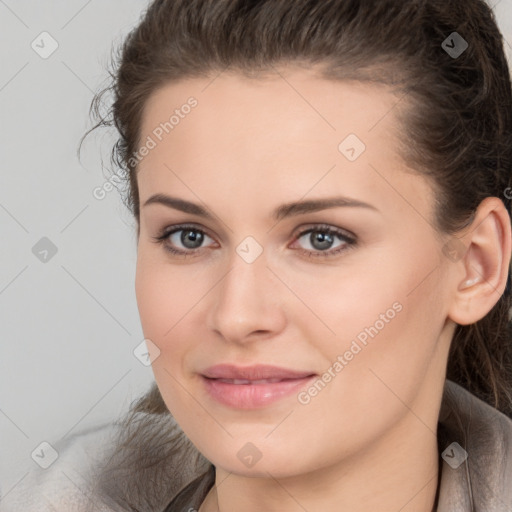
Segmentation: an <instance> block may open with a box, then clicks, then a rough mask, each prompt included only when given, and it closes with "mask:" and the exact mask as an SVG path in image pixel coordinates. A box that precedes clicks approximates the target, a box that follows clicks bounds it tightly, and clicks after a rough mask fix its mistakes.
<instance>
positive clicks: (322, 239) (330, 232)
mask: <svg viewBox="0 0 512 512" xmlns="http://www.w3.org/2000/svg"><path fill="white" fill-rule="evenodd" d="M295 240H296V241H297V242H298V241H300V240H303V242H302V245H303V247H304V246H305V248H304V249H302V252H304V253H305V254H306V255H308V256H310V257H318V256H320V257H329V256H335V255H337V254H339V253H341V252H342V251H346V250H348V249H350V248H351V247H353V246H355V245H356V239H355V237H353V236H349V235H348V234H345V233H344V232H343V231H341V230H340V229H337V228H333V227H332V226H323V225H322V226H315V227H314V228H311V229H307V230H304V231H301V232H300V233H299V234H298V236H297V237H296V239H295Z"/></svg>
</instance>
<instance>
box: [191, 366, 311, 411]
mask: <svg viewBox="0 0 512 512" xmlns="http://www.w3.org/2000/svg"><path fill="white" fill-rule="evenodd" d="M314 377H316V374H314V373H312V372H310V371H300V370H292V369H288V368H281V367H278V366H271V365H254V366H244V367H242V366H235V365H230V364H220V365H216V366H211V367H209V368H207V369H206V370H204V371H202V372H201V379H202V381H203V383H204V386H205V388H206V391H207V392H208V394H209V395H210V397H211V398H213V399H214V400H216V401H217V402H219V403H221V404H223V405H227V406H228V407H233V408H236V409H255V408H261V407H265V406H267V405H269V404H271V403H274V402H276V401H278V400H280V399H282V398H285V397H286V396H289V395H291V394H293V393H296V392H297V391H298V390H299V389H300V388H301V387H303V386H305V385H306V384H307V383H308V382H309V381H310V380H311V379H313V378H314Z"/></svg>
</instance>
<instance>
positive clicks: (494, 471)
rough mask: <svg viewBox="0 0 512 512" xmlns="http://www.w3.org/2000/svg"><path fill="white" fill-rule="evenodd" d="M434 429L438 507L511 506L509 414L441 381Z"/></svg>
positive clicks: (497, 511)
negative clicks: (438, 462) (438, 475)
mask: <svg viewBox="0 0 512 512" xmlns="http://www.w3.org/2000/svg"><path fill="white" fill-rule="evenodd" d="M438 434H439V449H440V453H441V454H442V458H443V464H442V468H441V477H442V478H441V500H442V501H443V500H444V501H446V503H447V504H448V503H449V504H450V507H451V508H450V507H448V506H446V508H443V507H441V508H440V510H441V511H443V510H457V511H458V510H475V511H482V512H483V511H485V512H504V511H508V510H512V485H511V482H512V419H511V418H509V417H508V416H506V415H505V414H503V413H501V412H500V411H498V410H497V409H495V408H494V407H491V406H490V405H489V404H487V403H485V402H483V401H482V400H480V399H479V398H477V397H476V396H474V395H473V394H471V393H470V392H468V391H467V390H466V389H464V388H463V387H462V386H459V385H458V384H456V383H454V382H452V381H450V380H447V381H446V384H445V389H444V395H443V401H442V404H441V411H440V415H439V429H438ZM463 503H464V507H465V508H464V507H463V506H462V504H463ZM457 507H459V508H457Z"/></svg>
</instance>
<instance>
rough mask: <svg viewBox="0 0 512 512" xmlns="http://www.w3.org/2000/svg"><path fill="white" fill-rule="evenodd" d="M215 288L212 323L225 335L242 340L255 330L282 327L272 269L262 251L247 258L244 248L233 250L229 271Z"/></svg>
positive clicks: (272, 329) (269, 329) (214, 327)
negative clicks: (254, 256)
mask: <svg viewBox="0 0 512 512" xmlns="http://www.w3.org/2000/svg"><path fill="white" fill-rule="evenodd" d="M241 246H242V248H244V246H243V244H241ZM238 249H239V248H238ZM216 288H217V291H216V293H215V294H214V301H215V303H214V305H213V307H212V310H211V315H210V325H211V327H212V328H213V329H215V330H216V331H218V332H220V333H221V334H222V335H223V337H225V338H227V339H230V340H233V341H243V340H244V339H245V338H246V337H247V336H248V335H250V334H251V333H253V332H255V331H269V332H270V331H275V330H278V329H280V328H281V327H282V321H283V317H282V311H280V308H279V307H278V305H277V304H276V302H275V298H276V295H275V290H273V283H272V272H271V271H270V270H269V269H268V268H267V261H266V258H265V256H264V254H263V253H261V254H260V255H259V256H258V257H256V258H255V259H254V260H252V261H251V260H250V259H245V258H244V253H243V252H242V254H241V255H240V254H239V253H238V252H234V253H233V255H232V257H231V259H230V261H229V271H228V272H227V274H226V275H225V276H224V278H223V279H222V280H221V282H220V283H219V285H218V287H216Z"/></svg>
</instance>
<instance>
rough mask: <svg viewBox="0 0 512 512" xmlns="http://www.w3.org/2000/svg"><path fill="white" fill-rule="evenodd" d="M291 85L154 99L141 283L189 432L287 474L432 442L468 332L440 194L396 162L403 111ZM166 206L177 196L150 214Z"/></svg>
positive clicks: (378, 95)
mask: <svg viewBox="0 0 512 512" xmlns="http://www.w3.org/2000/svg"><path fill="white" fill-rule="evenodd" d="M280 72H281V75H276V77H275V78H266V79H265V80H251V79H247V78H243V77H241V76H238V75H236V74H227V73H223V74H220V75H219V76H217V78H213V77H212V78H209V79H199V78H197V79H189V80H184V81H181V82H179V83H176V84H172V85H168V86H165V87H164V88H162V89H160V90H158V91H157V92H156V93H155V94H154V95H153V96H152V97H151V98H150V100H149V101H148V103H147V104H146V108H145V110H144V116H143V123H142V131H141V139H140V140H141V141H142V144H144V145H145V146H146V149H142V151H139V157H140V156H141V155H142V156H143V158H141V161H140V163H139V174H138V184H139V192H140V205H141V208H140V235H139V241H138V260H137V275H136V294H137V301H138V307H139V311H140V317H141V322H142V327H143V332H144V335H145V337H146V338H147V339H149V340H151V344H150V347H153V346H156V347H158V350H157V349H155V350H154V351H153V357H155V356H156V355H157V357H156V358H155V359H154V361H153V371H154V374H155V378H156V381H157V384H158V386H159V389H160V391H161V394H162V396H163V398H164V400H165V403H166V405H167V407H168V408H169V410H170V411H171V412H172V414H173V415H174V417H175V418H176V420H177V421H178V423H179V424H180V426H181V427H182V429H183V430H184V432H185V433H186V434H187V436H188V437H189V438H190V439H191V440H192V442H193V443H194V444H195V445H196V446H197V447H198V449H199V450H200V451H201V452H202V453H203V454H204V455H205V456H206V457H207V458H208V459H209V460H210V461H212V462H213V463H214V464H215V465H216V466H217V467H220V468H224V469H225V470H227V471H231V472H235V473H239V474H247V475H267V474H268V473H270V474H272V475H273V476H276V477H277V476H286V475H297V474H302V473H305V472H308V471H312V470H314V469H320V468H324V467H327V466H330V465H332V464H335V463H337V462H339V461H342V460H345V461H349V460H356V459H355V457H362V456H363V454H369V453H371V452H372V450H373V453H375V450H377V449H380V448H382V447H383V446H390V445H393V446H394V447H395V448H396V447H399V446H400V440H401V439H402V436H403V435H404V432H408V433H413V434H414V435H415V436H416V438H417V439H418V440H420V439H422V438H425V437H427V436H428V437H429V438H430V439H431V436H432V434H433V432H435V428H436V424H437V414H438V407H439V403H440V397H441V392H442V387H443V383H444V376H445V374H444V372H445V367H446V358H447V353H448V348H449V342H450V339H451V336H452V334H453V327H454V324H453V322H451V321H450V320H448V319H447V310H448V288H449V286H450V283H452V284H453V278H452V274H453V272H452V268H453V267H454V265H453V264H452V262H451V260H450V259H449V258H446V257H445V256H444V254H443V251H442V248H443V240H442V239H441V238H440V237H439V236H437V235H436V232H435V231H434V228H433V226H432V219H433V204H434V197H433V192H432V189H431V187H430V185H429V183H428V182H427V181H426V180H425V179H424V178H422V177H420V176H419V175H415V174H413V173H410V172H409V173H408V172H406V169H405V167H404V164H403V163H402V162H401V160H400V159H399V157H398V154H397V151H396V148H397V144H398V142H399V140H400V137H402V135H400V133H399V131H398V124H397V122H396V120H395V112H396V109H397V108H399V106H400V104H398V105H397V102H398V98H397V97H396V96H393V95H392V94H391V93H390V92H388V91H387V90H385V89H384V88H381V87H377V86H370V85H363V84H359V83H344V82H334V81H327V80H323V79H319V78H315V77H314V75H313V73H311V72H308V71H304V70H300V69H293V68H288V69H287V70H285V69H284V68H282V69H281V71H280ZM403 101H405V100H402V103H403ZM171 116H174V117H172V118H171ZM170 119H171V120H170ZM165 123H167V124H165ZM141 147H142V146H141ZM157 194H158V195H160V196H161V197H163V196H169V197H172V198H173V199H172V201H173V202H172V201H171V200H168V202H167V203H168V204H164V202H159V201H157V200H155V199H153V200H152V201H150V202H149V203H148V204H146V202H148V200H150V199H151V198H152V197H154V196H155V195H157ZM329 202H330V204H329ZM171 203H172V204H171ZM172 205H173V206H172ZM180 229H181V231H179V230H180ZM171 231H172V233H171ZM165 235H167V236H165ZM157 237H162V240H161V241H160V243H158V242H157V241H156V239H157ZM171 250H175V251H178V253H177V254H176V253H173V252H171ZM450 279H451V281H450ZM153 344H154V345H153ZM158 351H159V353H158ZM150 352H151V350H150ZM219 365H222V366H219ZM261 365H264V366H263V367H262V366H261ZM256 366H259V368H257V367H256ZM419 420H420V421H419ZM398 449H399V448H398ZM405 455H406V454H401V456H405ZM353 457H354V459H351V458H353ZM267 472H268V473H267Z"/></svg>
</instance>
